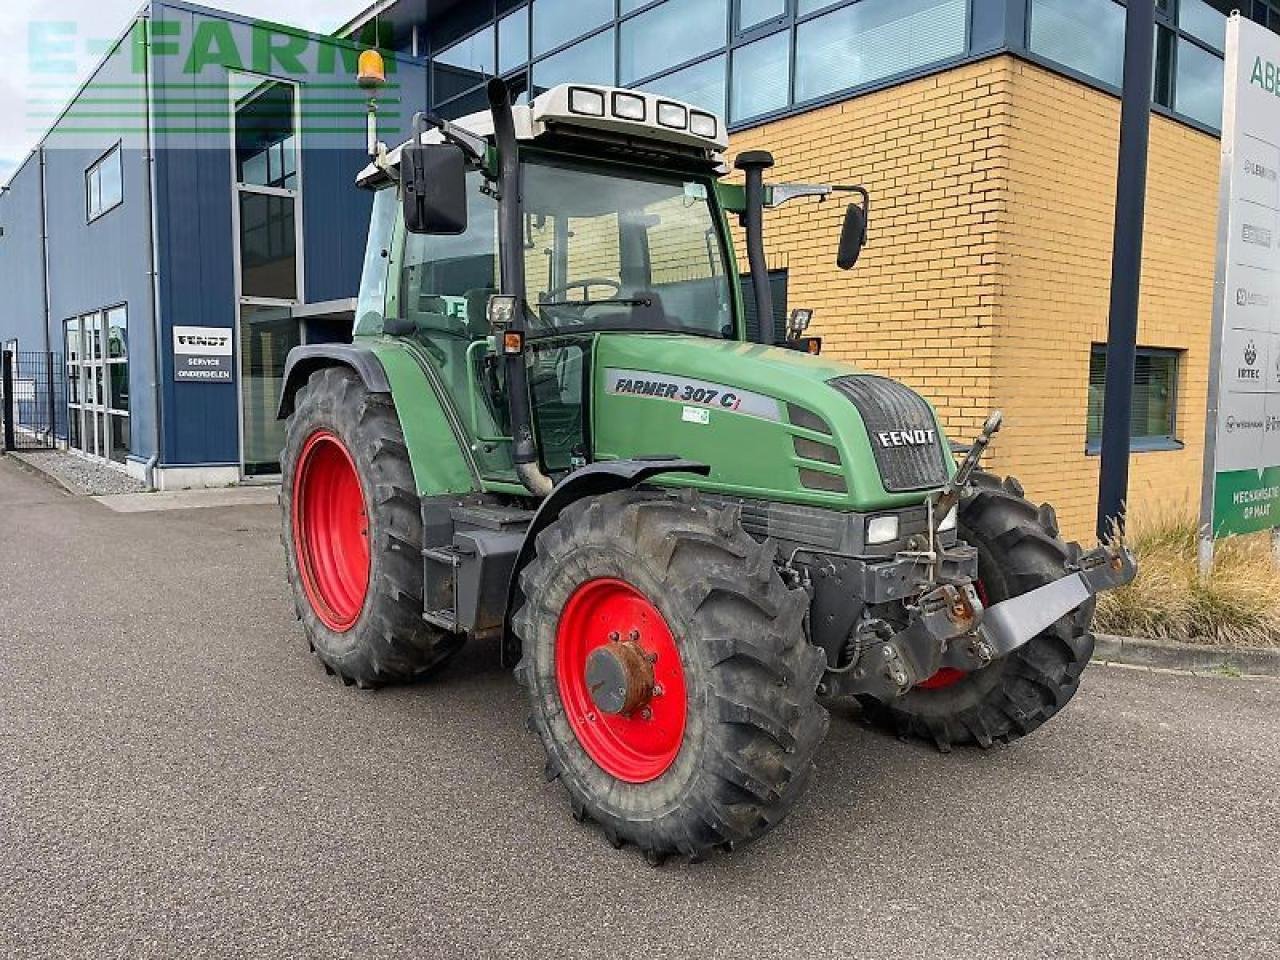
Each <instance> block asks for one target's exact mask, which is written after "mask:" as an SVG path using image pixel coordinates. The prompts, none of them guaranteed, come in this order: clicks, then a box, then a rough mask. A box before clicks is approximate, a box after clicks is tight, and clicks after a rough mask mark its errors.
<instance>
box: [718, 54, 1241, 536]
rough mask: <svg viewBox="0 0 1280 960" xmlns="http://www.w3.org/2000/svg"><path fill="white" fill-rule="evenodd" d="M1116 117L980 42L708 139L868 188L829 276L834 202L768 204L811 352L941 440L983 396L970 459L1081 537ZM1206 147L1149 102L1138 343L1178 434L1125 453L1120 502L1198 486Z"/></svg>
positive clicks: (1175, 499) (774, 256)
mask: <svg viewBox="0 0 1280 960" xmlns="http://www.w3.org/2000/svg"><path fill="white" fill-rule="evenodd" d="M1118 122H1119V102H1118V101H1117V100H1115V99H1114V98H1112V97H1110V96H1107V95H1105V94H1102V93H1098V92H1097V91H1094V90H1092V89H1089V88H1087V87H1085V86H1083V85H1081V84H1078V83H1075V82H1073V81H1070V80H1066V79H1063V78H1060V77H1058V76H1056V75H1055V74H1052V73H1050V72H1048V71H1045V70H1042V69H1040V68H1038V67H1034V66H1031V65H1029V64H1026V63H1024V62H1022V61H1019V60H1016V59H1015V58H1013V57H1009V56H1001V57H996V58H992V59H990V60H986V61H982V62H980V63H977V64H971V65H968V66H965V67H961V68H958V69H955V70H951V71H948V72H946V73H943V74H940V75H937V76H934V77H928V78H925V79H922V80H918V81H915V82H912V83H909V84H904V85H902V86H900V87H895V88H892V89H890V90H885V91H881V92H879V93H873V94H869V95H866V96H863V97H859V98H857V99H855V100H850V101H847V102H844V103H840V104H836V105H833V106H829V107H824V108H821V109H818V110H814V111H812V112H809V113H806V114H803V115H800V116H797V117H791V118H788V119H785V120H781V121H778V122H776V123H772V124H768V125H766V126H763V127H759V128H755V129H752V130H748V131H745V132H743V133H740V134H738V135H736V136H735V137H734V138H733V142H732V144H731V146H730V157H732V155H733V154H735V153H737V152H738V151H741V150H747V149H766V150H770V151H771V152H772V153H773V154H774V156H775V158H776V160H777V166H776V167H775V168H774V170H773V171H772V173H771V175H770V179H771V180H773V181H778V182H781V181H807V182H818V183H851V182H852V183H862V184H864V185H865V186H866V187H867V188H868V189H869V190H870V191H871V195H872V211H871V230H870V241H869V245H868V246H867V248H866V251H865V252H864V254H863V258H862V260H861V262H860V263H859V264H858V266H857V267H856V268H855V269H854V270H853V271H852V272H850V273H844V272H841V271H840V270H838V269H837V268H836V266H835V250H836V243H837V239H838V236H839V231H840V224H841V220H842V215H843V204H842V203H840V202H827V203H823V204H818V203H817V202H816V201H813V200H797V201H793V202H792V203H791V204H789V205H787V206H785V207H782V208H781V209H779V210H775V211H772V212H770V213H769V214H768V216H767V220H766V237H767V240H766V249H767V254H768V260H769V266H770V267H771V268H775V269H776V268H782V267H785V268H787V270H788V300H789V302H790V304H791V305H793V306H801V305H803V306H810V307H813V308H815V309H816V311H817V313H816V316H815V320H814V327H813V331H812V332H813V333H815V334H816V335H819V336H822V337H824V338H825V348H824V349H825V352H826V353H827V354H829V355H831V356H835V357H839V358H841V359H847V360H850V361H852V362H854V363H856V364H858V365H859V366H860V367H863V368H865V369H868V370H872V371H874V372H877V373H882V374H884V375H886V376H891V377H895V378H897V379H900V380H902V381H903V382H905V383H908V384H910V385H911V386H913V387H914V388H916V389H918V390H919V391H920V392H921V393H923V394H924V395H925V396H927V397H928V398H929V399H930V400H932V401H933V402H934V403H935V405H937V407H938V410H939V413H940V415H941V417H942V420H943V423H944V425H945V426H946V428H947V430H948V433H949V434H950V435H951V436H952V437H953V438H955V439H968V438H970V437H971V436H973V435H974V434H975V433H976V431H977V429H978V427H979V426H980V424H981V422H982V420H983V419H984V418H985V416H986V414H987V412H988V411H989V410H991V409H992V408H995V407H1000V408H1002V409H1004V410H1005V413H1006V427H1005V429H1004V431H1003V432H1002V433H1001V435H1000V437H999V439H998V440H997V442H996V445H995V447H994V448H993V453H992V454H991V456H990V460H989V463H990V465H991V467H992V468H993V469H996V470H998V471H1001V472H1012V473H1015V474H1017V475H1018V476H1019V477H1020V478H1021V479H1022V480H1023V482H1024V485H1025V486H1026V488H1027V491H1028V495H1029V496H1031V497H1033V498H1034V499H1037V500H1047V501H1050V502H1052V503H1054V504H1055V505H1056V506H1057V507H1058V511H1059V516H1060V518H1061V520H1062V525H1063V528H1064V532H1066V533H1068V534H1069V535H1071V536H1074V537H1078V538H1082V539H1087V538H1089V537H1091V535H1092V527H1093V515H1094V511H1095V502H1096V500H1095V497H1096V490H1097V458H1096V457H1087V456H1086V455H1085V418H1086V412H1087V400H1088V396H1087V394H1088V389H1087V388H1088V369H1089V348H1090V344H1091V343H1092V342H1094V341H1103V340H1105V339H1106V319H1107V301H1108V290H1109V286H1108V285H1109V277H1110V258H1111V230H1112V207H1113V204H1114V195H1115V163H1116V145H1117V130H1118ZM1217 155H1218V144H1217V141H1216V140H1215V139H1214V138H1212V137H1209V136H1206V135H1204V134H1201V133H1197V132H1195V131H1193V130H1190V129H1189V128H1187V127H1184V126H1182V125H1181V124H1177V123H1174V122H1172V121H1169V120H1166V119H1163V118H1160V117H1154V118H1153V120H1152V141H1151V161H1150V186H1149V191H1148V197H1149V200H1148V212H1147V227H1146V231H1147V233H1146V245H1145V262H1144V269H1143V296H1142V309H1141V313H1142V315H1141V320H1140V330H1139V342H1140V343H1141V344H1142V345H1144V346H1159V347H1176V348H1179V349H1185V350H1186V351H1187V353H1186V355H1185V357H1184V362H1183V364H1182V370H1181V383H1180V385H1179V397H1178V424H1179V436H1180V437H1181V439H1183V440H1184V441H1185V442H1186V444H1187V447H1186V449H1185V450H1183V451H1178V452H1170V453H1141V454H1135V455H1134V457H1133V460H1132V474H1131V484H1130V490H1131V500H1132V501H1133V509H1134V510H1135V511H1139V510H1141V509H1142V508H1143V507H1144V506H1146V505H1150V504H1152V503H1155V502H1162V503H1164V502H1168V503H1178V504H1186V505H1188V506H1190V505H1192V504H1194V503H1195V500H1196V497H1197V496H1198V482H1199V472H1200V456H1201V451H1202V449H1203V432H1204V423H1203V420H1204V401H1205V378H1206V369H1207V353H1208V349H1207V346H1208V343H1207V341H1208V333H1209V321H1210V310H1211V299H1210V298H1211V295H1212V288H1213V253H1214V251H1213V240H1214V224H1215V217H1216V208H1215V202H1216V182H1217V169H1218V167H1217ZM735 230H736V228H735ZM736 232H737V233H738V236H737V237H736V241H737V245H738V247H737V248H738V251H739V254H740V255H743V256H744V251H745V247H744V245H743V243H742V237H741V234H740V231H736ZM742 267H743V269H744V270H745V269H746V265H745V256H744V259H743V263H742Z"/></svg>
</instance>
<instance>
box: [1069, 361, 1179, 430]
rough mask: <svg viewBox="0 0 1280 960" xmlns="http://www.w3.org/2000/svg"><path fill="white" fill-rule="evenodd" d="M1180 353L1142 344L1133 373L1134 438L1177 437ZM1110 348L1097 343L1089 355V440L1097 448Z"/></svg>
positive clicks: (1132, 427) (1132, 419)
mask: <svg viewBox="0 0 1280 960" xmlns="http://www.w3.org/2000/svg"><path fill="white" fill-rule="evenodd" d="M1178 357H1179V353H1178V352H1177V351H1175V350H1154V349H1150V348H1146V347H1139V348H1138V358H1137V364H1136V365H1135V367H1134V373H1133V407H1132V413H1131V415H1130V420H1129V423H1130V430H1131V436H1132V438H1133V439H1134V440H1148V441H1151V440H1163V441H1167V442H1172V441H1173V440H1174V439H1175V437H1176V421H1175V417H1176V415H1177V405H1178V403H1177V401H1178ZM1106 382H1107V348H1106V347H1105V346H1104V345H1103V344H1100V343H1095V344H1094V345H1093V352H1092V353H1091V354H1090V356H1089V411H1088V426H1087V431H1088V443H1089V446H1090V447H1091V448H1096V447H1097V446H1098V445H1099V444H1100V443H1101V440H1102V401H1103V396H1104V395H1105V393H1106Z"/></svg>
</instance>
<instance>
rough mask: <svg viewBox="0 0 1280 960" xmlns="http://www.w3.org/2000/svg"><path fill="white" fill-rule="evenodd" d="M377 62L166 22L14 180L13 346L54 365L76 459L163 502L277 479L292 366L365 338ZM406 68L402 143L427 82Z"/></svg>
mask: <svg viewBox="0 0 1280 960" xmlns="http://www.w3.org/2000/svg"><path fill="white" fill-rule="evenodd" d="M359 51H360V48H359V47H358V46H357V44H356V43H353V42H349V41H346V40H341V39H338V38H333V37H325V36H317V35H314V34H307V33H304V32H302V31H297V30H292V29H290V28H287V27H281V26H277V25H268V24H261V23H256V22H253V21H249V20H246V19H243V18H239V17H235V16H232V15H230V14H225V13H222V12H219V11H214V10H209V9H206V8H202V7H197V6H192V5H189V4H184V3H181V2H155V3H152V4H149V5H148V6H146V7H144V8H143V9H142V10H141V11H140V12H139V14H138V15H137V16H136V17H135V18H134V19H133V20H132V21H131V22H130V23H129V24H128V26H127V28H126V29H125V31H124V32H123V33H122V35H121V36H120V38H119V39H118V40H117V42H116V43H114V44H113V45H112V47H111V48H110V49H109V50H108V52H107V53H106V55H105V56H104V58H103V60H102V61H101V63H100V64H99V65H98V66H97V68H96V69H95V70H94V72H93V73H92V75H91V76H90V77H89V79H88V80H87V81H86V83H85V84H84V86H83V87H82V88H81V89H80V90H79V92H78V93H77V94H76V96H75V97H74V99H73V100H72V102H71V103H70V104H68V105H67V106H66V108H65V109H64V110H62V111H61V113H60V114H59V115H58V117H57V119H56V120H55V122H54V123H53V125H52V126H51V127H50V129H49V130H48V132H47V133H46V134H45V136H44V137H43V138H42V139H41V141H40V143H39V144H38V145H37V147H36V149H35V150H34V151H33V152H32V153H31V155H30V156H29V157H28V158H27V159H26V161H25V162H24V163H23V164H22V166H21V167H20V168H19V169H18V171H17V172H16V173H15V175H14V176H13V178H12V179H11V181H10V183H9V184H8V187H7V189H6V190H5V191H4V193H3V195H0V226H2V227H3V235H2V236H0V290H3V291H5V299H6V307H5V310H4V312H3V314H2V315H0V340H3V341H4V342H5V343H6V345H8V346H10V347H11V348H12V347H16V349H17V350H18V351H20V352H22V353H23V354H24V355H30V354H31V353H33V352H45V353H47V354H51V355H52V357H53V358H54V360H53V362H54V363H56V365H57V367H58V370H59V373H60V374H61V377H62V386H63V388H64V390H60V391H59V399H58V403H57V407H58V409H57V424H56V432H57V435H58V437H59V438H60V439H61V441H62V442H64V443H65V444H66V445H67V446H68V447H69V448H71V449H73V450H77V451H79V452H81V453H83V454H84V455H86V456H89V457H95V458H98V459H101V460H104V461H107V462H113V463H116V464H119V465H120V466H121V467H122V468H123V469H127V470H129V472H131V473H133V474H134V475H136V476H138V477H140V478H144V479H146V480H147V481H149V482H150V483H152V484H153V485H154V486H157V487H162V488H168V487H183V486H206V485H213V484H225V483H232V482H236V481H239V480H241V479H249V478H256V477H270V476H271V475H272V474H274V473H278V471H279V466H278V463H277V461H278V456H279V450H280V447H281V445H282V444H281V432H280V426H279V424H278V423H277V422H276V420H275V403H276V397H277V394H278V392H279V384H280V374H281V372H282V370H283V364H284V358H285V355H286V354H287V352H288V350H289V349H290V347H292V346H294V345H296V344H298V343H300V342H303V341H304V340H313V341H314V340H324V339H333V338H345V337H347V336H349V333H350V317H349V313H350V308H349V306H348V304H349V303H350V302H351V300H352V298H354V297H355V296H356V293H357V290H358V285H359V276H360V268H361V262H362V260H363V256H364V246H365V237H366V224H367V219H368V215H369V209H370V199H369V197H368V196H367V194H364V193H363V192H361V191H359V190H357V189H355V187H354V180H355V175H356V173H357V172H358V171H359V170H360V168H361V167H362V166H363V165H364V164H365V163H366V162H367V156H366V149H365V138H366V133H365V129H366V128H365V117H366V106H365V98H364V95H363V94H362V92H361V91H360V90H358V89H357V88H356V87H355V84H354V81H353V77H354V75H355V70H356V60H357V58H358V56H359ZM389 68H390V73H389V80H390V83H389V86H388V95H387V97H386V98H385V99H386V103H385V106H384V110H383V113H382V117H381V119H382V123H383V128H382V134H383V136H385V137H386V139H388V140H393V139H396V138H398V137H403V136H407V128H408V121H407V120H405V119H404V117H403V116H402V113H401V108H402V107H403V108H404V109H405V110H410V111H412V109H421V107H422V106H423V105H424V102H423V99H422V98H423V96H424V88H425V71H424V67H423V65H422V64H421V63H416V62H413V61H412V60H411V59H409V58H397V57H391V58H390V63H389ZM402 88H403V89H405V90H408V91H410V92H411V96H410V99H408V100H407V101H402V97H401V94H400V91H401V89H402ZM413 97H416V98H417V99H416V100H414V99H413ZM19 375H21V371H19ZM64 394H65V395H64Z"/></svg>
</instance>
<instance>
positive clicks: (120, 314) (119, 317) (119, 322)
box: [107, 307, 129, 360]
mask: <svg viewBox="0 0 1280 960" xmlns="http://www.w3.org/2000/svg"><path fill="white" fill-rule="evenodd" d="M128 357H129V311H128V308H126V307H115V308H114V309H111V310H108V311H107V359H108V360H127V359H128Z"/></svg>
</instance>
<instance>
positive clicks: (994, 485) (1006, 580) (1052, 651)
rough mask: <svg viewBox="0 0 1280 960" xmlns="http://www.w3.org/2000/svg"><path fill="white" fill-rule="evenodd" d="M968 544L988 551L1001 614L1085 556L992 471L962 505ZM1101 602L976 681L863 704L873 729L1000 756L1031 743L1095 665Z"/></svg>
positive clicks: (943, 678) (957, 678)
mask: <svg viewBox="0 0 1280 960" xmlns="http://www.w3.org/2000/svg"><path fill="white" fill-rule="evenodd" d="M959 530H960V539H962V540H964V541H966V542H967V543H969V544H971V545H973V546H974V547H976V548H977V550H978V587H979V594H980V595H981V597H982V601H983V603H984V604H987V605H991V604H996V603H999V602H1000V601H1002V600H1007V599H1009V598H1011V597H1016V596H1019V595H1021V594H1023V593H1026V592H1028V591H1030V590H1034V589H1035V588H1037V587H1040V586H1043V585H1044V584H1046V583H1050V582H1052V581H1054V580H1057V579H1058V578H1060V577H1062V576H1064V575H1065V574H1066V573H1067V566H1068V564H1069V563H1071V562H1073V561H1075V560H1076V559H1078V558H1079V556H1080V548H1079V546H1078V545H1077V544H1075V543H1064V542H1063V541H1062V540H1061V539H1060V537H1059V536H1058V523H1057V518H1056V517H1055V516H1054V513H1053V509H1052V508H1051V507H1049V506H1047V505H1046V506H1041V507H1038V508H1037V507H1036V506H1035V505H1034V504H1032V503H1031V502H1030V501H1028V500H1027V499H1026V498H1025V497H1024V496H1023V491H1022V486H1021V484H1019V483H1018V481H1017V480H1015V479H1013V478H1012V477H1009V478H1007V479H1005V480H1004V481H1001V480H1000V478H999V477H996V476H993V475H992V474H989V473H985V472H982V471H979V472H976V473H975V474H974V476H973V486H972V487H971V488H970V489H969V490H968V491H967V492H966V495H965V497H964V499H963V500H962V501H961V504H960V514H959ZM1093 610H1094V602H1093V600H1090V601H1089V602H1087V603H1085V604H1084V605H1082V606H1081V607H1080V608H1079V609H1077V610H1076V611H1074V612H1073V613H1070V614H1068V615H1067V616H1065V617H1063V618H1062V619H1061V620H1059V621H1057V622H1056V623H1055V624H1053V625H1052V626H1051V627H1049V628H1048V629H1047V630H1045V631H1044V632H1043V633H1041V634H1039V635H1038V636H1036V637H1035V638H1033V639H1032V640H1031V641H1030V642H1028V643H1027V644H1025V645H1024V646H1022V647H1020V648H1019V649H1018V650H1015V651H1014V652H1013V653H1011V654H1010V655H1009V656H1008V657H1005V658H1004V659H1002V660H997V661H996V662H994V663H992V664H991V665H990V666H988V667H986V668H984V669H982V670H978V671H975V672H973V673H967V674H966V673H959V672H958V671H948V670H945V669H944V670H943V671H940V672H939V673H938V674H937V675H935V676H934V677H931V678H930V679H929V680H927V681H925V682H924V683H922V684H920V685H919V686H917V687H916V688H915V689H913V690H911V691H910V692H908V693H907V694H905V695H904V696H902V697H899V698H898V699H896V700H893V701H890V702H888V703H882V702H880V701H877V700H874V699H871V698H862V704H863V709H864V712H865V714H866V716H867V717H868V719H870V720H871V721H872V722H873V723H875V724H877V725H878V726H881V727H884V728H885V729H888V730H890V731H892V732H894V733H896V734H898V735H899V736H900V737H904V738H919V739H923V740H926V741H929V742H931V743H933V744H934V745H936V746H937V748H938V749H939V750H941V751H943V752H944V753H945V752H947V751H949V750H950V749H951V747H952V746H953V745H956V744H977V745H979V746H981V747H990V746H991V745H992V744H994V743H1008V742H1010V741H1012V740H1016V739H1018V738H1019V737H1023V736H1025V735H1027V734H1028V733H1031V732H1032V731H1033V730H1035V729H1036V728H1037V727H1039V726H1040V725H1041V724H1043V723H1044V722H1045V721H1046V720H1048V719H1049V718H1050V717H1052V716H1053V715H1054V714H1055V713H1057V712H1058V711H1059V710H1061V709H1062V708H1063V707H1064V706H1065V705H1066V704H1067V701H1069V700H1070V699H1071V698H1072V697H1073V696H1075V693H1076V690H1077V688H1078V687H1079V685H1080V675H1081V673H1083V672H1084V668H1085V667H1086V666H1088V664H1089V658H1090V657H1092V656H1093V634H1092V632H1091V631H1090V625H1091V623H1092V621H1093Z"/></svg>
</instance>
